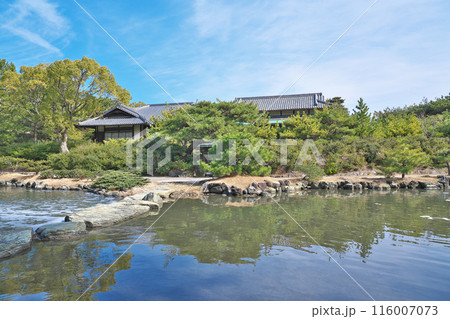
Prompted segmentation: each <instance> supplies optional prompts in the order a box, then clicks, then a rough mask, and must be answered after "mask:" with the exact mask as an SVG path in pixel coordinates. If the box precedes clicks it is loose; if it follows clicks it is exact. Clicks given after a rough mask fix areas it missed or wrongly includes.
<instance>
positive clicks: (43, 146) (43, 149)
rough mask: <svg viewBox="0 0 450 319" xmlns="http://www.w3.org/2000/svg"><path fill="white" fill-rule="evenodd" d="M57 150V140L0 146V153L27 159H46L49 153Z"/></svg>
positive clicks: (54, 152)
mask: <svg viewBox="0 0 450 319" xmlns="http://www.w3.org/2000/svg"><path fill="white" fill-rule="evenodd" d="M58 152H59V145H58V143H57V142H39V143H33V142H25V143H19V144H12V145H6V146H0V154H2V155H5V156H12V157H19V158H24V159H28V160H46V159H47V158H48V156H49V155H51V154H56V153H58Z"/></svg>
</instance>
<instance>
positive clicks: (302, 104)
mask: <svg viewBox="0 0 450 319" xmlns="http://www.w3.org/2000/svg"><path fill="white" fill-rule="evenodd" d="M236 100H237V101H238V102H247V103H254V104H256V106H257V107H258V109H260V110H261V111H283V110H298V109H315V108H323V106H324V103H325V102H324V101H323V100H324V97H323V95H322V93H307V94H291V95H281V96H280V95H274V96H255V97H238V98H236Z"/></svg>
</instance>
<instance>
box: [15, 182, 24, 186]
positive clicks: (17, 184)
mask: <svg viewBox="0 0 450 319" xmlns="http://www.w3.org/2000/svg"><path fill="white" fill-rule="evenodd" d="M23 186H24V185H23V183H22V182H17V183H16V187H23Z"/></svg>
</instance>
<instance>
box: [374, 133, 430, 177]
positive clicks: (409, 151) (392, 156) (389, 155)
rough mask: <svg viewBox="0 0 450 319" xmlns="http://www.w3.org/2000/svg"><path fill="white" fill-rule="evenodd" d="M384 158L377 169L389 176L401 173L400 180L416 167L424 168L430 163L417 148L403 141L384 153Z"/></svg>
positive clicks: (424, 154)
mask: <svg viewBox="0 0 450 319" xmlns="http://www.w3.org/2000/svg"><path fill="white" fill-rule="evenodd" d="M384 155H385V158H384V159H383V160H382V166H380V167H379V169H380V170H381V171H382V172H383V173H385V174H386V176H391V175H392V174H393V173H401V174H402V178H404V177H405V175H406V174H408V173H410V172H412V171H413V170H414V169H415V168H416V167H419V166H426V165H428V164H429V163H430V158H429V156H428V155H427V154H426V153H425V152H423V151H422V150H421V149H419V148H413V147H411V146H410V145H408V144H407V143H405V142H404V141H401V142H399V143H398V144H397V145H396V146H395V147H394V148H392V149H388V150H385V151H384Z"/></svg>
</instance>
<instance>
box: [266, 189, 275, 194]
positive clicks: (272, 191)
mask: <svg viewBox="0 0 450 319" xmlns="http://www.w3.org/2000/svg"><path fill="white" fill-rule="evenodd" d="M266 192H268V193H271V194H276V193H277V190H276V189H275V188H273V187H267V188H266Z"/></svg>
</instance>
